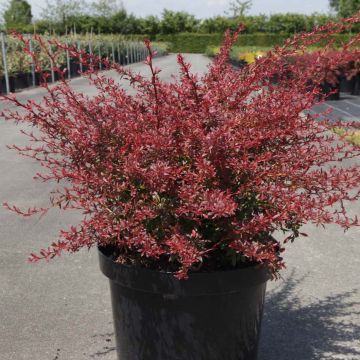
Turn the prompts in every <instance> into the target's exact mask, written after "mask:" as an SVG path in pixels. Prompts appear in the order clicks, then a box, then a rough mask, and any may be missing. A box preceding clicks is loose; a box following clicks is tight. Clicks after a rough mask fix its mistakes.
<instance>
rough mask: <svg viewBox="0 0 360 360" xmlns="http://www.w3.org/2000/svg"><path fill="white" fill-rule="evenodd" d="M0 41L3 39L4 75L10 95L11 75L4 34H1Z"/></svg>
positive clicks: (7, 91)
mask: <svg viewBox="0 0 360 360" xmlns="http://www.w3.org/2000/svg"><path fill="white" fill-rule="evenodd" d="M0 39H1V51H2V58H3V66H4V75H5V85H6V93H7V94H9V93H10V84H9V73H8V68H7V61H6V49H5V38H4V34H3V33H1V37H0Z"/></svg>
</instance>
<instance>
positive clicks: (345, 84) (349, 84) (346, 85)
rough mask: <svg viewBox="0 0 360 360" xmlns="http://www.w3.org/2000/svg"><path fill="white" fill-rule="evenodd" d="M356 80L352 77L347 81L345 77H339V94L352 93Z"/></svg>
mask: <svg viewBox="0 0 360 360" xmlns="http://www.w3.org/2000/svg"><path fill="white" fill-rule="evenodd" d="M355 82H356V78H355V77H353V78H352V79H351V80H348V79H347V78H346V76H341V78H340V92H342V93H349V94H350V93H352V92H353V89H354V85H355Z"/></svg>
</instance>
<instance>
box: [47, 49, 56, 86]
mask: <svg viewBox="0 0 360 360" xmlns="http://www.w3.org/2000/svg"><path fill="white" fill-rule="evenodd" d="M48 44H49V52H50V54H51V55H52V53H53V52H52V48H51V44H50V43H48ZM50 67H51V82H52V83H54V82H55V72H54V62H53V60H52V58H50Z"/></svg>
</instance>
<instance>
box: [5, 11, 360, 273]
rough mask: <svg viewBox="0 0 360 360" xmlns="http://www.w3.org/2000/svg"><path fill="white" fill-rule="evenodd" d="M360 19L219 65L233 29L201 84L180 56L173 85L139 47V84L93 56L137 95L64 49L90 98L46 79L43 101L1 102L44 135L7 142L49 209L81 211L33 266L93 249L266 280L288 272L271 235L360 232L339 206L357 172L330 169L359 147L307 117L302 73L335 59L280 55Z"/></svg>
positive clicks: (184, 269) (308, 96) (317, 75)
mask: <svg viewBox="0 0 360 360" xmlns="http://www.w3.org/2000/svg"><path fill="white" fill-rule="evenodd" d="M359 17H360V15H359V14H358V15H357V16H355V17H353V18H351V19H347V20H344V21H343V23H341V24H334V23H333V24H329V25H326V26H324V27H321V28H318V29H316V30H314V31H313V32H312V33H309V34H298V35H296V36H295V37H294V38H292V39H289V40H288V41H287V42H286V43H285V45H284V46H283V47H278V48H275V49H274V50H273V51H271V52H269V53H268V54H267V56H265V57H263V58H261V59H258V60H257V61H256V62H255V63H254V64H252V65H249V66H246V67H245V68H243V69H241V70H237V69H234V68H232V67H231V66H230V65H228V62H227V60H228V54H229V50H230V48H231V45H232V44H233V43H234V41H235V40H236V38H237V36H238V33H235V34H233V35H231V34H230V33H227V34H226V39H225V42H224V46H223V48H222V50H221V54H220V55H219V56H218V58H217V59H216V60H215V62H214V63H213V64H211V65H210V66H209V69H208V72H207V73H206V74H205V75H204V76H203V77H198V76H197V75H195V74H191V72H190V64H188V63H186V62H185V60H184V58H183V56H181V55H179V56H178V64H179V66H180V76H179V79H178V80H177V81H176V82H174V83H165V82H162V81H161V80H160V78H159V73H160V70H159V69H157V68H156V67H154V64H153V56H154V54H153V52H152V50H151V47H150V44H149V42H146V45H147V47H148V50H149V56H148V59H147V61H146V63H147V65H148V66H149V69H150V75H151V76H150V78H149V79H147V78H144V77H142V76H140V75H137V74H134V73H133V72H132V71H131V70H129V69H127V68H123V67H121V66H119V65H117V64H110V63H109V62H107V60H106V59H105V60H102V61H103V63H104V65H106V66H107V67H108V68H111V69H115V70H116V71H117V72H118V73H119V75H120V77H121V78H122V79H125V80H128V81H130V82H131V83H132V85H133V86H134V87H135V89H136V90H137V93H136V95H134V96H131V95H129V94H127V93H126V92H125V91H124V90H123V89H122V87H121V86H120V85H118V84H116V83H115V82H114V81H113V80H111V79H108V78H106V73H105V74H104V73H99V72H97V71H96V70H95V69H96V66H95V65H96V62H97V59H95V58H90V57H89V56H88V55H86V54H84V53H82V54H79V53H77V52H76V50H75V49H69V51H70V52H71V55H72V56H73V57H76V56H77V57H78V58H80V59H81V61H83V63H84V64H86V65H88V67H90V69H89V70H88V71H87V74H86V76H87V77H88V78H89V79H90V81H91V82H92V83H93V84H94V85H95V86H96V87H97V89H98V94H97V95H96V96H94V97H91V98H89V97H87V96H85V95H83V94H79V93H76V92H75V91H74V90H73V89H72V88H71V86H70V85H69V83H68V81H67V80H66V79H65V78H64V77H63V78H62V81H60V83H58V84H57V85H55V86H49V85H48V84H47V83H44V84H43V86H44V87H45V88H46V89H47V91H48V95H47V96H46V97H45V98H44V100H43V101H42V102H41V103H39V104H37V103H34V102H32V101H29V102H27V103H26V104H21V103H20V102H17V101H16V99H15V97H14V96H8V97H5V98H6V99H8V100H9V101H12V102H13V103H15V104H16V105H17V106H18V108H21V109H22V111H20V112H16V111H5V112H4V113H2V114H1V115H2V116H4V117H5V118H6V119H9V120H15V121H21V122H25V123H29V124H32V125H35V126H36V127H37V128H38V129H40V131H41V135H35V134H34V133H31V132H30V133H29V134H28V136H29V137H30V139H31V140H32V142H33V143H35V144H36V145H35V146H28V147H26V148H19V147H14V148H15V149H16V150H17V151H19V152H20V153H21V154H23V155H27V156H31V157H34V158H35V159H37V160H38V161H40V162H41V165H42V166H43V167H44V168H45V172H44V173H43V174H38V175H37V178H38V179H40V180H42V181H54V182H57V183H58V184H59V188H58V189H57V190H56V191H55V192H54V193H52V195H51V204H50V207H51V206H60V207H61V208H62V209H65V210H66V209H81V210H82V211H83V212H84V219H83V221H82V222H81V223H80V224H79V225H78V226H77V227H72V228H71V229H70V230H68V231H62V232H61V234H60V239H59V241H58V242H57V243H54V244H52V246H51V247H49V248H48V249H45V250H42V251H41V252H40V255H32V256H31V260H33V261H38V260H40V259H49V258H52V257H54V256H55V255H59V254H60V253H61V251H71V252H75V251H77V250H79V249H80V248H82V247H84V246H85V247H91V246H93V245H94V244H100V245H110V246H114V247H115V248H116V249H118V255H119V259H120V257H121V259H122V261H125V262H128V263H132V264H140V265H142V266H149V267H152V268H157V269H160V270H169V269H172V270H174V271H175V272H176V273H177V276H178V277H179V278H183V277H186V275H187V273H188V271H195V269H196V270H199V269H202V270H206V269H207V270H211V269H215V268H221V269H226V268H230V267H231V266H241V264H243V263H244V262H245V263H246V262H247V263H262V264H266V265H267V266H269V267H270V268H271V269H272V271H273V273H274V274H276V272H277V271H278V270H279V269H281V268H282V267H283V265H284V264H283V261H282V258H281V257H280V254H281V252H282V250H283V249H282V248H281V244H280V243H278V242H277V241H276V240H274V239H273V238H272V237H271V234H273V233H274V232H275V231H278V230H280V231H283V232H284V233H287V234H288V238H287V240H294V239H295V238H297V237H298V236H300V235H301V233H300V232H299V231H300V227H301V226H302V225H303V224H305V223H307V222H312V223H315V224H327V223H336V224H339V225H340V226H342V227H343V228H345V229H347V228H349V227H350V226H353V225H358V220H357V219H356V218H355V219H352V218H350V217H349V216H348V214H347V213H346V210H345V206H344V202H345V201H355V200H358V199H359V196H360V192H359V185H360V172H359V167H360V166H359V165H353V166H349V167H345V166H340V164H339V162H342V161H344V160H346V159H349V158H354V157H358V156H359V155H360V149H359V147H356V146H355V145H351V144H349V143H345V142H342V141H339V140H338V138H337V137H336V136H335V135H334V134H333V133H332V132H331V131H329V130H331V129H332V128H333V127H334V126H335V124H334V123H331V122H330V121H329V120H321V119H319V117H318V116H316V115H314V114H312V113H311V112H309V111H306V110H309V109H311V108H312V107H313V105H314V104H316V103H318V102H319V90H318V87H317V86H314V87H313V88H312V90H311V91H309V83H308V79H312V84H314V85H316V84H320V83H321V81H322V80H323V70H324V67H323V64H324V62H325V63H326V66H328V67H329V66H330V67H331V66H335V65H336V64H335V63H334V61H335V60H334V57H326V54H327V53H328V52H329V51H330V50H331V49H330V47H331V42H328V43H329V46H328V47H326V48H324V50H323V51H319V52H317V53H316V56H315V58H314V59H313V60H314V61H312V62H309V63H307V66H306V67H301V66H297V65H296V64H295V63H293V62H289V61H287V59H289V58H290V57H294V56H295V55H297V54H299V53H303V52H305V51H306V49H307V47H308V46H311V45H313V44H316V43H318V42H319V41H327V39H329V37H330V34H333V33H337V32H341V31H343V30H344V29H346V28H347V27H349V26H351V24H352V23H354V22H358V21H359ZM38 40H39V41H41V39H38ZM358 40H359V36H358V35H357V37H356V39H353V40H352V43H351V44H348V45H345V50H346V51H351V46H352V45H354V44H355V43H356V41H358ZM56 45H57V46H58V47H60V48H61V47H63V48H64V46H63V45H61V44H56ZM44 47H45V48H46V46H44ZM27 51H29V50H27ZM50 55H51V54H50ZM32 56H34V58H35V59H36V54H32ZM335 58H336V57H335ZM325 59H326V61H325ZM54 63H56V59H54ZM38 68H40V65H39V66H38ZM58 71H59V72H61V74H63V73H64V72H63V71H61V70H60V69H58ZM45 76H46V75H45ZM275 77H276V79H277V81H276V83H274V81H273V80H274V78H275ZM336 125H339V124H336ZM351 125H353V126H355V124H346V126H351ZM69 184H70V185H69ZM9 208H10V209H12V210H14V211H16V212H19V213H20V212H21V211H20V210H19V209H18V208H16V207H9ZM38 211H40V212H41V213H44V212H45V211H46V209H38ZM35 212H37V209H31V210H29V211H28V212H25V213H24V215H31V214H33V213H35ZM124 259H125V260H124ZM214 264H215V265H214Z"/></svg>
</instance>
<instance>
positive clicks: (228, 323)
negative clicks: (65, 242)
mask: <svg viewBox="0 0 360 360" xmlns="http://www.w3.org/2000/svg"><path fill="white" fill-rule="evenodd" d="M111 253H112V251H111V249H108V248H99V258H100V268H101V270H102V272H103V273H104V274H105V275H106V276H107V277H108V278H109V280H110V289H111V299H112V307H113V317H114V326H115V335H116V343H117V353H118V358H119V360H219V359H223V360H256V358H257V349H258V342H259V335H260V327H261V319H262V314H263V306H264V297H265V289H266V282H267V280H268V279H269V273H268V271H267V269H266V268H258V267H255V266H254V267H249V268H246V269H241V270H233V271H223V272H213V273H196V274H191V275H190V277H189V279H188V280H183V281H179V280H177V279H176V278H174V277H173V275H171V274H167V273H161V272H157V271H152V270H147V269H144V268H139V267H135V266H134V267H131V266H126V265H121V264H118V263H115V262H114V261H113V259H112V258H111Z"/></svg>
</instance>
